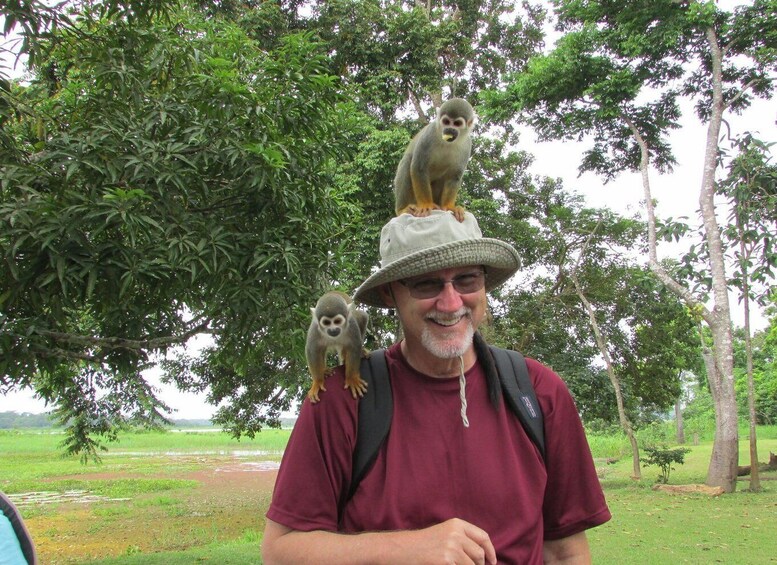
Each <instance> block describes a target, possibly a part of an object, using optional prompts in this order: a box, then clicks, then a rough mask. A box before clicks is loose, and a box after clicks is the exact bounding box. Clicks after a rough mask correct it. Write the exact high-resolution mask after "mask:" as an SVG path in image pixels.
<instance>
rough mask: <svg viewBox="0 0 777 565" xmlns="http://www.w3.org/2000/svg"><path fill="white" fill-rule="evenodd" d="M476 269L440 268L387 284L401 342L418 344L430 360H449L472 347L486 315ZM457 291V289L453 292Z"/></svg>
mask: <svg viewBox="0 0 777 565" xmlns="http://www.w3.org/2000/svg"><path fill="white" fill-rule="evenodd" d="M483 277H484V272H483V268H482V267H480V266H472V267H457V268H453V269H443V270H440V271H434V272H432V273H429V274H426V275H422V276H418V277H412V278H410V279H404V280H402V281H397V282H394V283H391V291H392V292H393V301H392V299H391V296H390V295H389V294H388V293H387V292H384V298H385V299H386V300H387V302H389V303H391V302H394V305H395V306H396V308H397V310H398V311H399V317H400V319H401V320H402V327H403V329H404V332H405V339H406V340H407V342H408V344H409V345H411V346H414V345H417V344H421V345H423V348H424V349H425V350H426V351H428V352H429V353H431V354H432V355H433V356H434V357H438V358H441V359H452V358H456V357H459V356H462V355H464V354H465V353H466V352H467V351H468V350H469V348H470V347H471V346H472V336H473V334H474V332H475V330H477V328H478V326H479V325H480V323H481V321H482V320H483V317H484V316H485V312H486V291H485V289H484V287H483ZM457 288H458V290H457Z"/></svg>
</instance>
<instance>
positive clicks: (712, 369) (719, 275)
mask: <svg viewBox="0 0 777 565" xmlns="http://www.w3.org/2000/svg"><path fill="white" fill-rule="evenodd" d="M707 42H708V44H709V47H710V58H711V63H712V106H711V113H710V121H709V124H708V127H707V142H706V148H705V153H704V171H703V175H702V186H701V190H700V193H699V207H700V210H701V214H702V221H703V226H704V237H705V240H706V243H707V247H708V250H709V256H710V262H709V267H710V273H711V275H712V296H713V308H712V311H710V310H709V309H707V308H706V307H705V306H704V305H703V304H702V303H700V302H699V301H698V300H697V299H696V297H695V296H693V294H692V293H691V292H690V291H689V290H688V289H687V288H685V287H683V286H682V285H681V284H679V283H678V282H677V281H675V280H674V279H672V277H671V276H669V274H668V273H667V272H666V271H665V270H664V269H663V267H662V266H661V264H660V263H659V262H658V243H657V235H656V217H655V205H654V203H653V197H652V194H651V191H650V179H649V174H648V169H649V166H650V151H649V148H648V145H647V142H646V141H645V139H644V138H643V137H642V135H641V133H640V131H639V128H637V126H636V124H635V123H634V122H633V121H632V120H630V119H629V117H628V116H627V115H625V114H622V115H621V116H622V118H623V120H624V121H625V123H626V124H627V125H628V127H629V128H630V129H631V131H632V134H633V135H634V139H635V140H636V141H637V144H638V145H639V148H640V152H641V159H640V173H641V174H642V185H643V188H644V192H645V207H646V210H647V216H648V218H647V220H648V246H649V253H650V259H649V264H650V268H651V270H652V271H653V272H654V273H655V274H656V276H658V278H659V279H660V280H661V282H663V283H664V284H665V285H666V286H667V288H669V289H670V290H672V292H674V293H675V294H677V296H679V297H680V298H681V299H682V300H683V301H684V302H685V303H686V304H687V305H688V307H689V308H691V309H693V310H697V311H699V312H700V313H701V315H702V317H703V318H704V320H705V321H706V322H707V325H708V326H709V327H710V330H711V331H712V346H713V356H714V359H712V360H711V363H709V364H708V375H709V382H710V390H711V392H712V398H713V400H714V402H715V440H714V443H713V446H712V457H711V458H710V466H709V468H708V470H707V481H706V483H707V485H709V486H720V487H722V488H723V490H724V491H725V492H733V491H734V490H735V489H736V478H737V474H736V472H737V464H738V462H739V430H738V428H737V403H736V394H735V390H734V346H733V336H732V333H731V313H730V310H729V301H728V286H727V284H726V282H727V281H726V269H725V257H724V253H723V243H722V241H721V237H720V231H719V227H718V222H717V217H716V215H715V200H714V197H715V169H716V167H717V162H718V138H719V135H720V126H721V123H722V120H723V110H724V109H725V104H724V101H723V87H722V85H723V82H722V71H721V68H722V57H723V54H722V52H721V50H720V47H719V45H718V41H717V36H716V35H715V30H714V29H711V28H710V29H709V30H707Z"/></svg>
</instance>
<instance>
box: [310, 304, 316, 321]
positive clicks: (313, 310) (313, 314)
mask: <svg viewBox="0 0 777 565" xmlns="http://www.w3.org/2000/svg"><path fill="white" fill-rule="evenodd" d="M310 314H311V315H312V316H313V317H314V318H315V317H316V309H315V308H313V307H312V306H311V307H310Z"/></svg>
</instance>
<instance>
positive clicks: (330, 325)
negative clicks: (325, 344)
mask: <svg viewBox="0 0 777 565" xmlns="http://www.w3.org/2000/svg"><path fill="white" fill-rule="evenodd" d="M318 327H319V328H320V329H321V333H323V334H325V335H328V336H329V337H337V336H339V335H340V334H341V333H342V331H343V327H345V316H343V315H341V314H338V315H337V316H333V317H329V316H321V317H320V318H319V319H318Z"/></svg>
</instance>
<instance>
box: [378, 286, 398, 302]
mask: <svg viewBox="0 0 777 565" xmlns="http://www.w3.org/2000/svg"><path fill="white" fill-rule="evenodd" d="M378 293H379V294H380V297H381V298H382V299H383V303H384V304H385V305H386V307H387V308H394V307H396V305H397V302H396V300H394V293H393V292H391V283H386V284H384V285H382V286H380V287H378Z"/></svg>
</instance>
